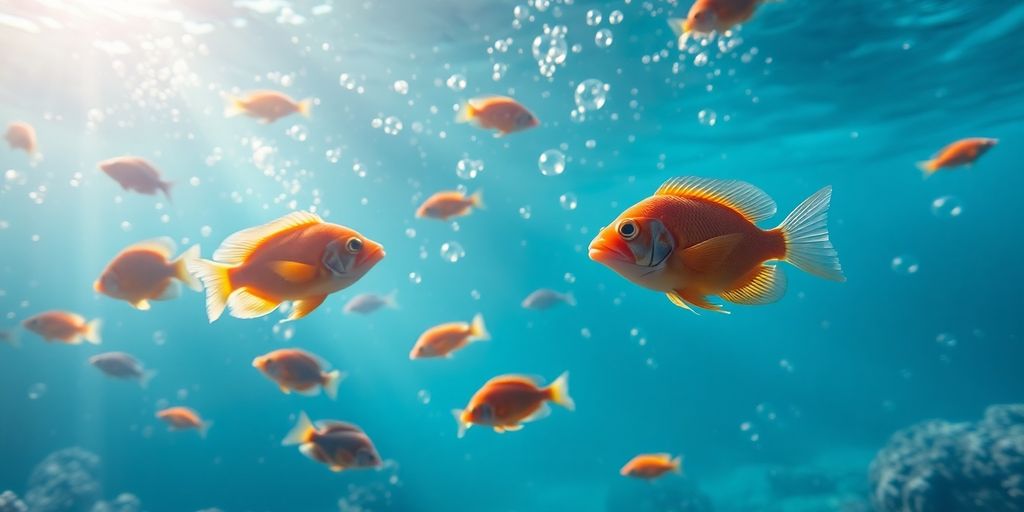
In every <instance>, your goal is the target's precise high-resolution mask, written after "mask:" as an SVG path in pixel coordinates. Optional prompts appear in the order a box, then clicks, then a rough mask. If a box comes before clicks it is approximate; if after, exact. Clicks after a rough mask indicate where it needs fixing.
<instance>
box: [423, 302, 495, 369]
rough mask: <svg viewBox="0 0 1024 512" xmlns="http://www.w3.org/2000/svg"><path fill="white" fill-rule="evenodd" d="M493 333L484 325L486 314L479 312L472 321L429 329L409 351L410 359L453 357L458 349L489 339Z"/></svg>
mask: <svg viewBox="0 0 1024 512" xmlns="http://www.w3.org/2000/svg"><path fill="white" fill-rule="evenodd" d="M489 339H491V334H490V333H488V332H487V327H486V326H485V325H484V316H483V315H481V314H479V313H478V314H477V315H476V316H474V317H473V322H472V323H468V324H467V323H466V322H451V323H447V324H441V325H438V326H436V327H431V328H430V329H427V332H424V333H423V334H422V335H420V338H419V339H418V340H416V345H414V346H413V347H412V351H411V352H409V359H425V358H428V357H447V358H450V357H452V354H454V353H455V351H456V350H459V349H461V348H462V347H465V346H466V345H468V344H469V343H471V342H474V341H487V340H489Z"/></svg>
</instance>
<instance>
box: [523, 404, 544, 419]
mask: <svg viewBox="0 0 1024 512" xmlns="http://www.w3.org/2000/svg"><path fill="white" fill-rule="evenodd" d="M548 416H551V407H548V404H546V403H543V402H542V403H541V404H540V407H539V408H537V410H536V411H534V412H533V414H531V415H529V416H527V417H525V418H523V423H529V422H531V421H537V420H542V419H544V418H547V417H548Z"/></svg>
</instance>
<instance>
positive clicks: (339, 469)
mask: <svg viewBox="0 0 1024 512" xmlns="http://www.w3.org/2000/svg"><path fill="white" fill-rule="evenodd" d="M327 467H329V468H330V469H331V471H334V472H335V473H341V472H342V471H345V467H344V466H339V465H337V464H335V465H332V466H327Z"/></svg>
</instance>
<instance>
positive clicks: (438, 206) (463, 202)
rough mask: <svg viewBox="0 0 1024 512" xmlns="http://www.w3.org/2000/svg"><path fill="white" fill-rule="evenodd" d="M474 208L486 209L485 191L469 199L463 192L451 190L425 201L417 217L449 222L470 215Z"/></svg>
mask: <svg viewBox="0 0 1024 512" xmlns="http://www.w3.org/2000/svg"><path fill="white" fill-rule="evenodd" d="M473 208H477V209H480V210H482V209H483V208H484V196H483V191H480V190H477V191H476V192H473V194H471V195H470V196H468V197H467V196H466V194H463V193H462V192H459V191H456V190H449V191H444V192H438V193H436V194H434V195H432V196H430V197H428V198H427V200H426V201H423V204H421V205H420V207H419V209H417V210H416V217H420V218H422V217H428V218H431V219H440V220H448V219H450V218H452V217H462V216H464V215H469V214H470V212H471V211H472V209H473Z"/></svg>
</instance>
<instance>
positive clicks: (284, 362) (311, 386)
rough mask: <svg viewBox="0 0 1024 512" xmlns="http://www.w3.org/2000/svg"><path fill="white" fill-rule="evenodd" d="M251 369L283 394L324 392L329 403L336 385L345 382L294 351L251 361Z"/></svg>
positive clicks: (338, 374)
mask: <svg viewBox="0 0 1024 512" xmlns="http://www.w3.org/2000/svg"><path fill="white" fill-rule="evenodd" d="M252 366H253V368H257V369H259V370H260V371H261V372H263V374H264V375H266V376H267V377H269V378H270V379H272V380H273V381H274V382H277V384H278V386H279V387H280V388H281V392H282V393H285V394H288V393H291V392H292V391H295V392H296V393H301V394H303V395H315V394H317V393H318V392H319V391H320V388H323V390H324V393H326V394H327V396H328V397H329V398H330V399H331V400H334V399H335V398H338V384H339V383H340V382H341V381H342V379H344V378H345V374H344V373H341V372H340V371H338V370H333V371H330V372H328V371H324V367H326V366H327V365H326V364H325V363H322V362H321V360H320V358H318V357H317V356H315V355H313V354H310V353H309V352H305V351H302V350H298V349H294V348H286V349H281V350H275V351H273V352H271V353H269V354H266V355H262V356H259V357H257V358H256V359H253V360H252Z"/></svg>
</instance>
